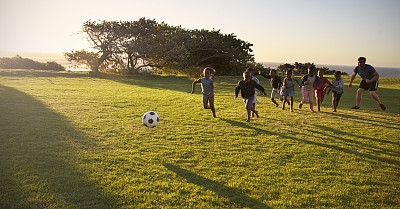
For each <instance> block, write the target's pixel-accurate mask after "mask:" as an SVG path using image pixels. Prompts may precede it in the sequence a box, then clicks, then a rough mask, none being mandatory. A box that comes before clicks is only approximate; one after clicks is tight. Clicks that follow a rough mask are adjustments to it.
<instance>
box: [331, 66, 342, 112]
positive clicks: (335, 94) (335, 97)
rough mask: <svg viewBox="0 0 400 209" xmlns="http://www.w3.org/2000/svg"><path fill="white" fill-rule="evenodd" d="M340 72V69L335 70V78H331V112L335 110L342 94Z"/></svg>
mask: <svg viewBox="0 0 400 209" xmlns="http://www.w3.org/2000/svg"><path fill="white" fill-rule="evenodd" d="M341 75H342V73H341V72H340V71H336V72H335V79H333V80H332V105H333V112H336V108H337V106H338V105H339V101H340V98H341V97H342V94H343V87H344V81H343V79H342V78H341Z"/></svg>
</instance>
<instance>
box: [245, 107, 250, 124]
mask: <svg viewBox="0 0 400 209" xmlns="http://www.w3.org/2000/svg"><path fill="white" fill-rule="evenodd" d="M246 110H247V120H246V122H250V113H251V109H246Z"/></svg>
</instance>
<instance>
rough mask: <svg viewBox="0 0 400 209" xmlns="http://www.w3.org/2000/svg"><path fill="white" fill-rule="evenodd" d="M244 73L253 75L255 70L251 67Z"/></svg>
mask: <svg viewBox="0 0 400 209" xmlns="http://www.w3.org/2000/svg"><path fill="white" fill-rule="evenodd" d="M244 72H250V74H251V75H253V72H254V69H253V68H251V67H249V68H247V69H246V70H245V71H244Z"/></svg>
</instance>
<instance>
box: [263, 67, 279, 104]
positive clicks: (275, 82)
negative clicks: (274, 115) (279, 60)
mask: <svg viewBox="0 0 400 209" xmlns="http://www.w3.org/2000/svg"><path fill="white" fill-rule="evenodd" d="M258 73H260V75H262V76H263V77H265V78H268V79H270V81H271V87H272V91H271V101H272V102H273V103H274V104H275V106H276V107H278V106H279V104H278V102H276V101H275V96H276V95H279V96H280V90H281V87H282V79H281V77H279V76H277V75H276V70H275V69H273V70H271V71H270V72H269V75H265V74H262V73H261V71H258ZM281 100H282V98H281Z"/></svg>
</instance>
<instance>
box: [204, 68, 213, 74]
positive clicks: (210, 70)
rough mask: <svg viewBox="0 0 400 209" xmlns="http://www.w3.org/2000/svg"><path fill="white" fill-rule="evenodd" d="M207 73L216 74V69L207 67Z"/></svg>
mask: <svg viewBox="0 0 400 209" xmlns="http://www.w3.org/2000/svg"><path fill="white" fill-rule="evenodd" d="M206 71H209V72H210V74H214V73H215V70H214V68H211V67H206V68H204V70H203V73H205V72H206Z"/></svg>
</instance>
